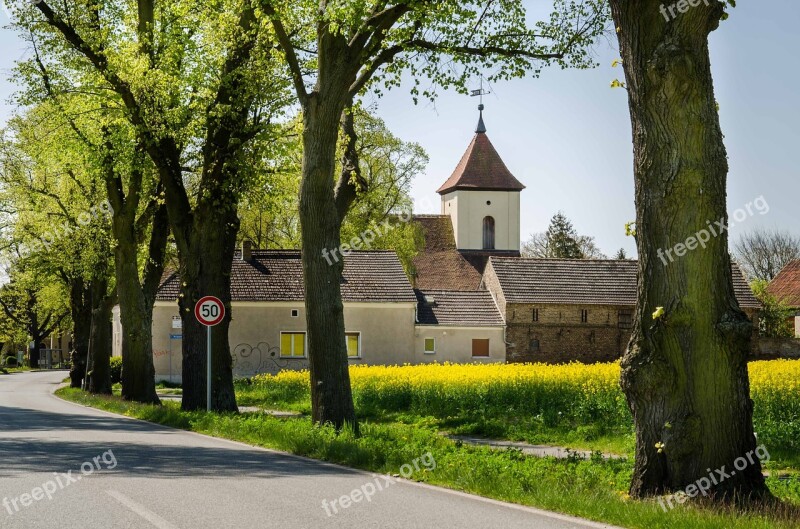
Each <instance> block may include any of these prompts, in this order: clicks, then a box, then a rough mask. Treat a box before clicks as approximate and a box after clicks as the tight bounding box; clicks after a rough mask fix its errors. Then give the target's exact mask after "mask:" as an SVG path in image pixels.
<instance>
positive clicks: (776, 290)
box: [767, 259, 800, 309]
mask: <svg viewBox="0 0 800 529" xmlns="http://www.w3.org/2000/svg"><path fill="white" fill-rule="evenodd" d="M767 292H769V293H770V294H771V295H772V296H774V297H775V298H776V299H777V300H778V301H780V302H781V303H784V304H786V305H788V306H789V307H791V308H793V309H797V308H800V259H797V260H794V261H790V262H789V263H787V264H786V266H784V267H783V270H781V271H780V273H779V274H778V275H776V276H775V279H773V280H772V282H771V283H770V284H769V286H768V287H767Z"/></svg>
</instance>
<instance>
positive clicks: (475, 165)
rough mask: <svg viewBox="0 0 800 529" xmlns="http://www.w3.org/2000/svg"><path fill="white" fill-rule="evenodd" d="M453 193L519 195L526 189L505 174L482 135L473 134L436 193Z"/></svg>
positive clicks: (490, 146)
mask: <svg viewBox="0 0 800 529" xmlns="http://www.w3.org/2000/svg"><path fill="white" fill-rule="evenodd" d="M456 189H471V190H473V191H478V190H481V191H522V190H523V189H525V186H524V185H522V183H521V182H520V181H519V180H517V179H516V178H515V177H514V175H513V174H511V171H509V170H508V167H506V164H505V163H504V162H503V160H502V158H500V155H499V154H497V151H496V150H495V148H494V145H492V142H491V141H489V136H487V135H486V134H485V133H483V132H479V133H477V134H475V137H473V138H472V142H470V144H469V147H467V150H466V152H465V153H464V156H462V157H461V161H460V162H459V163H458V166H456V170H455V171H453V174H452V175H451V176H450V178H448V179H447V181H446V182H445V183H444V184H442V187H440V188H439V190H438V191H437V193H439V194H440V195H444V194H446V193H449V192H451V191H455V190H456Z"/></svg>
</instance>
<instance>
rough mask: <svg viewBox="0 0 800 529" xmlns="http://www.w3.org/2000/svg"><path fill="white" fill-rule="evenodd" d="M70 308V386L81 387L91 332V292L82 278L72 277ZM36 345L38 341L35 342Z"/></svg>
mask: <svg viewBox="0 0 800 529" xmlns="http://www.w3.org/2000/svg"><path fill="white" fill-rule="evenodd" d="M70 310H71V312H72V325H73V327H72V351H70V358H71V362H72V365H71V367H70V370H69V378H70V387H72V388H82V387H83V379H84V377H85V376H86V359H87V357H88V354H89V337H90V336H91V332H92V294H91V291H90V286H89V285H87V284H86V282H85V281H84V280H83V279H82V278H77V279H73V280H72V282H71V285H70ZM37 347H38V343H37Z"/></svg>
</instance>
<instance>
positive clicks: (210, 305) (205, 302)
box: [194, 296, 225, 411]
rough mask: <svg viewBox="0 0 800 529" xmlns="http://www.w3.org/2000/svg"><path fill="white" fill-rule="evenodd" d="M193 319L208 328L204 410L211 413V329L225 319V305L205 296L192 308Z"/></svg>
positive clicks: (216, 299)
mask: <svg viewBox="0 0 800 529" xmlns="http://www.w3.org/2000/svg"><path fill="white" fill-rule="evenodd" d="M194 317H195V318H197V321H199V322H200V323H202V324H203V325H205V326H206V327H207V328H208V340H207V341H208V354H207V356H206V410H208V411H211V358H212V356H211V327H213V326H215V325H219V324H220V323H221V322H222V320H223V319H225V305H223V304H222V301H220V299H219V298H215V297H214V296H205V297H203V298H200V301H198V302H197V305H195V306H194Z"/></svg>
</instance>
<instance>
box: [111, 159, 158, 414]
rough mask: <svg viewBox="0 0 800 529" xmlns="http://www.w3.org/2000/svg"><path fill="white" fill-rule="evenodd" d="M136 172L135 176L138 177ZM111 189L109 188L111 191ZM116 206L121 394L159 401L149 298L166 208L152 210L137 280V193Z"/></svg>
mask: <svg viewBox="0 0 800 529" xmlns="http://www.w3.org/2000/svg"><path fill="white" fill-rule="evenodd" d="M139 177H140V176H139V175H136V178H139ZM110 194H111V193H110ZM118 198H119V200H118V201H117V202H116V203H117V204H118V205H117V207H115V210H114V220H113V229H114V237H115V238H116V240H117V247H116V250H115V264H116V280H117V297H118V300H119V309H120V322H121V323H122V329H123V332H124V336H123V339H122V398H123V399H125V400H133V401H137V402H144V403H148V404H160V403H161V401H160V400H159V398H158V395H157V394H156V384H155V366H154V365H153V303H154V301H155V293H156V290H157V287H158V279H160V276H161V272H162V271H163V268H164V265H163V263H164V248H165V246H166V241H167V236H168V234H169V226H168V223H167V219H166V209H165V208H164V207H160V208H158V210H157V211H156V213H155V214H154V216H153V221H152V227H151V235H150V246H149V251H148V257H149V259H148V264H147V265H146V266H145V274H144V275H145V281H144V284H142V283H141V282H140V280H139V266H138V259H137V256H138V253H139V245H138V241H137V237H136V231H135V226H134V225H135V218H136V206H137V205H138V198H133V199H132V198H131V197H129V199H128V200H127V201H125V202H123V200H122V198H121V197H118Z"/></svg>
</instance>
